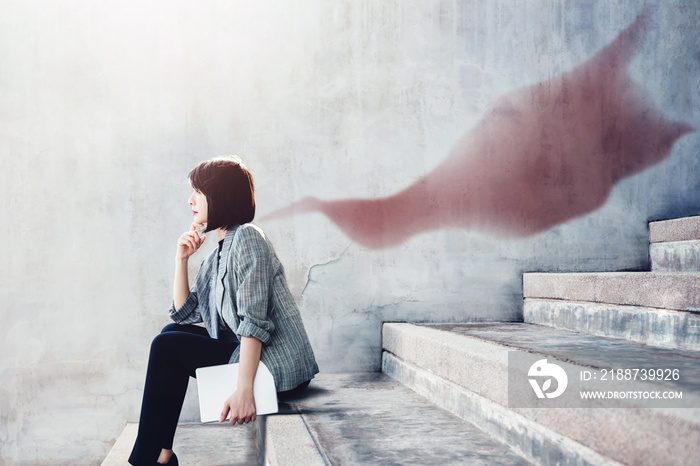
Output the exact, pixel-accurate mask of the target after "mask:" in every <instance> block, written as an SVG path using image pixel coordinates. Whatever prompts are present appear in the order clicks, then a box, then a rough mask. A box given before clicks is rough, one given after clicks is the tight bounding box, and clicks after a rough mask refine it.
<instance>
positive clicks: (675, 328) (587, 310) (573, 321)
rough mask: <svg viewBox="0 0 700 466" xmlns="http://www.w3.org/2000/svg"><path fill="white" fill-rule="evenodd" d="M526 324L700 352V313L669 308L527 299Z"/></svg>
mask: <svg viewBox="0 0 700 466" xmlns="http://www.w3.org/2000/svg"><path fill="white" fill-rule="evenodd" d="M523 318H524V320H525V322H526V323H530V324H537V325H546V326H548V327H554V328H560V329H564V330H570V331H573V332H581V333H586V334H590V335H598V336H603V337H608V338H621V339H626V340H630V341H636V342H638V343H643V344H646V345H651V346H658V347H660V348H672V349H685V350H693V351H700V314H697V313H692V312H681V311H669V310H666V309H657V308H648V307H639V306H624V305H615V304H601V303H589V302H578V301H564V300H557V299H533V298H526V299H525V300H524V305H523Z"/></svg>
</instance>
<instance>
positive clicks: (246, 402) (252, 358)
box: [219, 337, 262, 425]
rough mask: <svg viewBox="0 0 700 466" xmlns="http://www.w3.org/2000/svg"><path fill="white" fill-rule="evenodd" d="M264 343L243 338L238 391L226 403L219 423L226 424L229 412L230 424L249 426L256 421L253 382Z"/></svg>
mask: <svg viewBox="0 0 700 466" xmlns="http://www.w3.org/2000/svg"><path fill="white" fill-rule="evenodd" d="M261 350H262V342H261V341H260V340H258V339H257V338H253V337H241V356H240V360H239V363H240V364H239V366H238V386H237V387H236V391H235V392H234V393H233V395H231V396H230V397H229V399H228V400H226V403H224V409H223V411H222V412H221V416H220V417H219V422H224V420H225V419H226V416H227V415H228V412H229V410H230V411H231V419H229V421H228V423H229V424H231V425H234V424H236V423H238V424H244V423H245V424H247V423H248V422H250V421H255V418H256V414H255V398H254V397H253V381H254V380H255V373H256V372H257V370H258V363H259V362H260V352H261Z"/></svg>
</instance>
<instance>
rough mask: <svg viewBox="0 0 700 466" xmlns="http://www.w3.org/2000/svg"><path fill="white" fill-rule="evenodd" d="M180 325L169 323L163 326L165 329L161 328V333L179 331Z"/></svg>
mask: <svg viewBox="0 0 700 466" xmlns="http://www.w3.org/2000/svg"><path fill="white" fill-rule="evenodd" d="M180 327H182V326H181V325H180V324H175V323H172V324H168V325H166V326H165V327H163V330H161V331H160V333H167V332H177V331H179V330H180Z"/></svg>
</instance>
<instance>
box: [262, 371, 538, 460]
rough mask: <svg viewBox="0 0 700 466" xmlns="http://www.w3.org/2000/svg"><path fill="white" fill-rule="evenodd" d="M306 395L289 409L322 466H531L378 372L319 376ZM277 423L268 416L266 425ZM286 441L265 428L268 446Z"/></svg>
mask: <svg viewBox="0 0 700 466" xmlns="http://www.w3.org/2000/svg"><path fill="white" fill-rule="evenodd" d="M307 391H308V392H309V393H308V394H306V396H305V397H304V398H303V399H299V400H297V401H294V402H293V403H292V405H293V410H294V411H296V412H297V413H300V414H298V415H299V416H300V417H301V419H302V420H303V423H304V424H305V425H306V427H307V429H308V432H309V435H310V436H311V437H312V439H313V442H314V444H316V445H317V447H318V449H319V450H320V451H321V454H322V456H323V457H324V459H325V462H326V464H333V465H354V464H362V465H386V464H421V465H448V464H454V465H463V464H475V465H478V464H482V465H490V464H506V465H507V464H530V463H529V462H528V461H526V460H525V459H523V458H522V457H520V456H518V455H516V454H515V453H513V452H512V451H511V449H510V448H509V447H508V446H506V445H505V444H503V443H502V442H500V441H497V440H494V439H493V438H491V437H490V436H489V435H487V434H485V433H484V432H482V431H481V430H479V429H477V428H476V427H474V426H473V425H472V424H470V423H468V422H464V421H463V420H461V419H460V418H459V417H457V416H455V415H453V414H451V413H449V412H447V411H445V410H444V409H441V408H439V407H437V406H435V405H434V404H432V403H430V402H428V401H427V400H425V398H423V397H421V396H419V395H418V394H416V393H415V392H413V391H412V390H410V389H408V388H407V387H405V386H404V385H402V384H400V383H398V382H397V381H395V380H393V379H391V378H389V377H388V376H386V375H384V374H381V373H359V374H320V375H319V376H317V377H316V378H315V379H314V380H313V382H312V383H311V385H310V386H309V388H308V389H307ZM278 417H280V416H279V415H271V416H269V417H268V419H267V422H268V423H271V422H277V419H276V418H278ZM282 417H286V415H285V414H282ZM285 435H286V433H285V432H284V431H283V430H280V431H279V434H274V433H273V431H272V430H271V429H267V439H266V442H270V441H273V442H276V441H278V439H279V440H280V442H285V440H284V438H283V437H284V436H285ZM271 437H273V438H271ZM308 443H309V442H307V444H308ZM268 463H269V460H268ZM279 464H287V463H279Z"/></svg>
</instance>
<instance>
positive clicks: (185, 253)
mask: <svg viewBox="0 0 700 466" xmlns="http://www.w3.org/2000/svg"><path fill="white" fill-rule="evenodd" d="M199 226H203V224H201V223H193V224H192V225H191V226H190V229H189V231H186V232H185V233H183V234H182V235H181V236H180V239H178V241H177V252H176V253H175V283H174V284H173V307H174V308H175V309H180V308H181V307H182V305H183V304H185V301H187V297H188V296H189V295H190V283H189V278H188V276H187V262H188V260H189V258H190V256H191V255H192V254H194V253H195V252H197V249H199V247H200V246H201V245H202V243H203V242H204V239H205V238H206V236H200V234H199V232H198V231H197V227H199Z"/></svg>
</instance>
